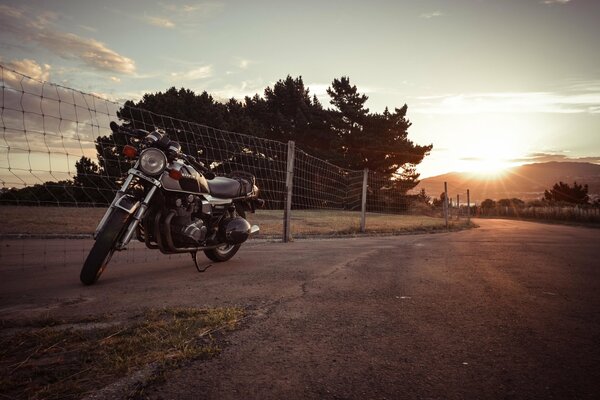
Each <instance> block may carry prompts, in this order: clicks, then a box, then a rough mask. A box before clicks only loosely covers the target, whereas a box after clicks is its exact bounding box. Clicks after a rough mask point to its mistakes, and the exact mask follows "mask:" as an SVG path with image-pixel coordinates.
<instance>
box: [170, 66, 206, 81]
mask: <svg viewBox="0 0 600 400" xmlns="http://www.w3.org/2000/svg"><path fill="white" fill-rule="evenodd" d="M212 75H213V67H212V65H204V66H202V67H198V68H194V69H192V70H190V71H186V72H172V73H171V79H172V80H186V81H195V80H198V79H206V78H210V77H211V76H212Z"/></svg>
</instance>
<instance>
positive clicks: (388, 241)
mask: <svg viewBox="0 0 600 400" xmlns="http://www.w3.org/2000/svg"><path fill="white" fill-rule="evenodd" d="M477 223H478V224H479V225H480V226H481V227H480V228H478V229H473V230H468V231H461V232H455V233H442V234H430V235H406V236H397V237H385V238H380V237H365V238H354V239H332V240H303V241H296V242H294V243H290V244H282V243H268V242H255V243H249V244H248V245H247V246H245V247H243V248H242V250H241V251H240V253H239V254H238V255H237V256H236V257H235V258H234V259H233V260H231V261H229V262H228V263H225V264H220V265H218V266H213V267H211V268H209V269H208V271H207V272H205V273H204V274H198V273H197V272H196V271H195V269H194V267H193V266H192V264H191V261H190V260H188V258H186V257H177V258H171V259H168V258H166V257H164V256H163V257H161V258H158V259H157V260H156V259H154V258H153V256H152V255H151V256H148V254H147V253H146V252H145V251H143V250H137V257H136V255H135V254H136V253H135V252H133V256H131V255H124V254H123V255H120V256H121V261H120V262H118V260H117V262H115V263H114V264H113V265H110V266H109V269H108V270H107V272H106V273H105V275H104V276H103V277H102V278H101V280H100V282H99V283H98V284H97V285H95V286H92V287H83V286H81V285H80V284H79V282H78V274H79V265H78V263H77V262H76V261H77V259H78V258H81V257H82V254H81V253H83V252H85V251H84V250H81V248H82V245H83V246H84V247H85V246H89V243H87V242H86V243H87V244H85V243H84V242H85V241H78V240H71V241H66V242H62V243H63V244H60V245H59V244H56V246H57V248H63V253H62V259H61V260H58V261H57V260H54V261H56V262H55V264H56V265H54V266H52V265H53V264H52V262H51V261H52V259H53V258H55V256H53V254H54V253H52V252H51V251H49V246H50V245H48V244H47V243H44V242H42V241H28V242H26V244H23V242H11V241H3V242H2V243H0V245H1V246H2V248H1V251H2V252H3V253H4V254H3V255H2V257H1V258H0V263H1V264H2V266H0V302H1V303H0V317H2V318H30V317H35V316H38V315H46V314H51V315H65V316H73V315H89V314H96V313H100V314H103V313H111V314H113V315H114V316H116V317H117V318H118V317H119V316H123V317H127V316H128V315H132V314H134V313H137V312H139V311H140V310H142V309H145V308H147V307H160V306H167V305H170V306H227V305H238V306H242V307H245V308H247V309H248V313H249V315H250V318H249V319H248V320H246V321H245V323H244V324H243V327H242V328H241V329H239V330H237V331H235V332H234V333H232V334H229V335H228V336H227V341H228V344H227V345H226V346H225V347H224V349H223V352H222V354H221V355H220V356H219V357H217V358H215V359H212V360H210V361H199V362H195V363H193V364H192V365H190V366H188V367H187V368H185V369H182V370H178V371H173V372H172V373H169V374H167V377H166V378H167V379H166V382H164V383H162V384H160V385H159V386H156V387H154V388H152V389H151V390H150V391H149V392H148V393H147V394H148V395H149V396H150V397H151V398H156V399H158V398H164V399H167V398H179V399H199V398H207V399H242V398H243V399H281V398H287V399H300V398H312V399H320V398H330V399H363V398H372V399H397V398H421V399H442V398H444V399H472V398H478V399H481V398H494V399H495V398H509V399H512V398H515V399H530V398H547V399H567V398H568V399H571V398H590V399H591V398H598V395H599V393H600V230H597V229H589V228H578V227H569V226H561V225H545V224H537V223H531V222H516V221H509V220H479V221H477ZM57 243H58V242H57ZM71 246H72V247H71ZM44 249H45V250H44ZM11 251H12V252H13V253H11ZM15 251H16V252H15ZM13 254H14V255H13ZM30 254H31V255H35V254H38V255H40V256H39V257H38V258H37V260H38V262H37V263H36V262H33V261H32V262H24V261H23V260H25V257H26V256H29V255H30ZM41 254H43V257H42V256H41ZM19 257H20V258H21V262H19ZM146 259H148V261H145V260H146ZM40 260H42V261H40ZM208 264H209V263H208V262H206V263H205V265H208Z"/></svg>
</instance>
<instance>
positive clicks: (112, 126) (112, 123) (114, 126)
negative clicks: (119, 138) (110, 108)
mask: <svg viewBox="0 0 600 400" xmlns="http://www.w3.org/2000/svg"><path fill="white" fill-rule="evenodd" d="M110 130H111V131H113V132H115V133H116V132H118V131H119V124H117V123H116V122H115V121H110Z"/></svg>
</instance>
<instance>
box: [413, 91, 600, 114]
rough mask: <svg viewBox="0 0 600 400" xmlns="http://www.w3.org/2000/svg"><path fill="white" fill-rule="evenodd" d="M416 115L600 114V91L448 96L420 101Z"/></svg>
mask: <svg viewBox="0 0 600 400" xmlns="http://www.w3.org/2000/svg"><path fill="white" fill-rule="evenodd" d="M413 112H418V113H428V114H480V113H563V114H564V113H567V114H575V113H589V114H597V113H600V91H586V92H583V91H581V92H575V91H570V92H569V91H566V92H502V93H469V94H448V95H441V96H424V97H418V98H417V99H416V105H415V106H414V107H413Z"/></svg>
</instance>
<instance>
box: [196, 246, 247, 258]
mask: <svg viewBox="0 0 600 400" xmlns="http://www.w3.org/2000/svg"><path fill="white" fill-rule="evenodd" d="M241 246H242V245H241V244H223V245H221V246H219V247H217V248H214V249H209V250H204V254H206V257H208V258H210V259H211V260H213V261H215V262H223V261H227V260H229V259H230V258H231V257H233V256H234V255H235V253H237V251H238V250H239V249H240V247H241Z"/></svg>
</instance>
